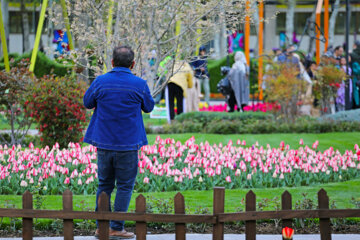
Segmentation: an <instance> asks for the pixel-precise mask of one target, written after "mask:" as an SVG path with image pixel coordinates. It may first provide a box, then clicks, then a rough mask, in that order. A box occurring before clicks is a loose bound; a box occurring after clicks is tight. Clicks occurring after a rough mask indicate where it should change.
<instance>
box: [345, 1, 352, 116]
mask: <svg viewBox="0 0 360 240" xmlns="http://www.w3.org/2000/svg"><path fill="white" fill-rule="evenodd" d="M349 19H350V10H349V0H346V21H345V23H346V24H345V48H346V49H345V54H346V73H347V74H349V73H348V69H349V34H350V32H349ZM349 84H350V81H349V80H348V79H346V80H345V110H349V109H351V101H350V86H349Z"/></svg>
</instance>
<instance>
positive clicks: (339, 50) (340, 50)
mask: <svg viewBox="0 0 360 240" xmlns="http://www.w3.org/2000/svg"><path fill="white" fill-rule="evenodd" d="M343 54H344V48H343V47H342V46H337V47H336V48H335V50H334V56H333V57H334V58H335V59H336V60H337V61H339V62H340V58H341V57H342V56H343Z"/></svg>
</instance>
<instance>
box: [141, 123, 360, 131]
mask: <svg viewBox="0 0 360 240" xmlns="http://www.w3.org/2000/svg"><path fill="white" fill-rule="evenodd" d="M147 130H148V133H167V134H170V133H196V132H198V133H199V132H200V133H213V134H266V133H327V132H360V123H359V122H345V121H343V122H318V121H298V122H296V123H279V122H276V121H259V120H256V121H253V122H242V121H239V120H230V121H229V120H214V121H211V122H209V123H208V124H207V125H206V126H205V127H204V126H203V124H201V123H199V122H196V121H195V122H192V121H184V122H173V123H172V124H170V125H165V126H164V127H163V128H162V129H161V128H157V129H154V130H152V129H151V128H147Z"/></svg>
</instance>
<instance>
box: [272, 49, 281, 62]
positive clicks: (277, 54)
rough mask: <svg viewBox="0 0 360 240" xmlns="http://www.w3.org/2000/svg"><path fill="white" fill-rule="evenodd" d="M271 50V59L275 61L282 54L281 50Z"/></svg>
mask: <svg viewBox="0 0 360 240" xmlns="http://www.w3.org/2000/svg"><path fill="white" fill-rule="evenodd" d="M272 51H273V53H274V58H273V61H274V62H277V61H278V58H279V56H280V55H281V54H282V51H281V49H280V48H273V49H272Z"/></svg>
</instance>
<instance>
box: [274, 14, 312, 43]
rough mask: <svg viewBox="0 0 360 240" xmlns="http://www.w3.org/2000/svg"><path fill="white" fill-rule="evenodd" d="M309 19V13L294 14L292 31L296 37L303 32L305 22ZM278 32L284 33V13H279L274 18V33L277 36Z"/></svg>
mask: <svg viewBox="0 0 360 240" xmlns="http://www.w3.org/2000/svg"><path fill="white" fill-rule="evenodd" d="M310 17H311V12H296V13H295V14H294V31H295V32H296V34H297V35H301V34H302V33H303V32H304V29H305V27H306V21H307V19H308V18H310ZM280 32H286V13H285V12H281V13H279V14H278V15H277V16H276V33H277V34H279V33H280ZM288 37H289V36H288ZM290 37H292V36H290Z"/></svg>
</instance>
